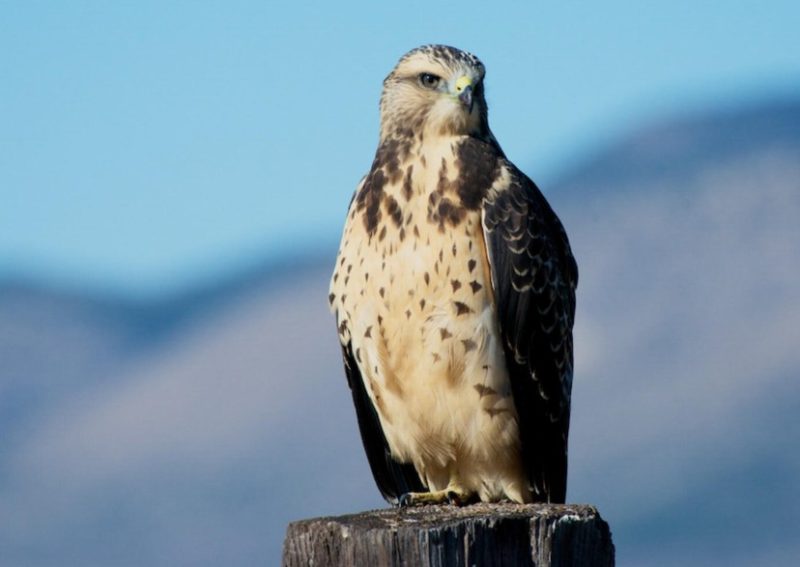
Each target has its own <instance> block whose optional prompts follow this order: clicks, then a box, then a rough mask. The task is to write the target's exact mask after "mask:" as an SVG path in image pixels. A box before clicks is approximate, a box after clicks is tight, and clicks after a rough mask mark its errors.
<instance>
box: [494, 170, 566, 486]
mask: <svg viewBox="0 0 800 567" xmlns="http://www.w3.org/2000/svg"><path fill="white" fill-rule="evenodd" d="M504 167H506V169H507V173H509V175H508V176H505V177H501V179H505V180H506V182H498V183H496V184H495V185H494V186H493V187H492V188H491V189H490V191H489V193H488V194H487V196H486V198H485V199H484V203H483V225H484V239H485V245H486V248H487V256H488V258H489V264H490V269H491V272H492V284H493V286H494V291H495V300H496V304H497V312H498V319H499V323H500V331H501V334H502V336H503V342H504V348H505V354H506V362H507V366H508V372H509V378H510V380H511V389H512V393H513V395H514V403H515V406H516V409H517V414H518V415H519V426H520V437H521V440H522V453H523V455H522V456H523V461H524V463H525V465H526V469H527V471H528V476H529V478H530V482H531V486H532V488H533V490H534V497H535V498H536V499H537V500H545V501H550V502H564V500H565V498H566V482H567V440H568V436H569V415H570V396H571V390H572V372H573V353H572V326H573V323H574V319H575V289H576V287H577V284H578V269H577V265H576V264H575V259H574V258H573V256H572V252H571V250H570V246H569V241H568V240H567V235H566V232H565V231H564V228H563V226H562V225H561V222H560V221H559V220H558V217H557V216H556V215H555V213H554V212H553V210H552V209H551V208H550V205H549V204H548V203H547V201H546V200H545V198H544V196H543V195H542V193H541V192H540V191H539V189H538V188H537V187H536V185H535V184H534V183H533V181H531V180H530V179H528V178H527V177H526V176H525V175H524V174H522V173H521V172H519V171H518V170H517V169H516V168H515V167H514V166H513V165H511V164H510V163H508V162H505V165H504Z"/></svg>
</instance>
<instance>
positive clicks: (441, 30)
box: [0, 0, 800, 294]
mask: <svg viewBox="0 0 800 567" xmlns="http://www.w3.org/2000/svg"><path fill="white" fill-rule="evenodd" d="M644 6H645V4H643V3H633V2H627V3H624V2H603V3H599V2H562V3H555V2H549V3H543V2H508V3H504V4H498V3H492V4H491V6H490V5H489V4H488V3H486V2H468V1H466V0H464V1H462V2H458V3H452V4H450V3H448V4H437V5H432V4H430V3H428V2H408V1H407V2H402V3H380V4H378V3H367V2H358V3H319V4H302V3H299V2H295V3H291V4H289V3H285V4H280V5H279V4H277V3H267V2H225V3H222V2H219V3H209V2H171V3H169V4H167V3H164V2H136V3H122V2H114V3H106V2H70V3H61V2H50V3H47V2H37V3H34V2H0V76H2V77H3V80H2V81H0V275H2V274H14V273H24V274H31V275H33V276H35V277H43V278H50V279H55V280H61V281H66V282H69V283H72V284H80V285H91V286H95V287H98V286H99V287H106V288H111V289H117V290H124V291H127V292H133V293H144V294H147V293H158V292H159V291H163V290H166V289H171V288H175V287H179V286H182V285H185V284H187V283H189V282H191V281H192V280H194V279H197V278H201V277H210V276H213V275H215V274H220V273H224V272H225V271H227V270H230V269H233V268H235V267H236V266H239V265H242V264H244V263H247V262H249V261H252V260H254V259H256V258H261V257H265V256H269V255H270V254H279V253H285V252H286V251H287V250H292V251H294V250H298V249H300V248H302V249H306V250H313V249H315V248H322V249H326V248H328V249H329V248H331V247H332V246H333V245H334V243H335V241H336V239H337V238H338V231H339V226H340V223H341V222H342V219H343V216H344V209H345V207H346V205H347V202H348V200H349V197H350V195H351V193H352V190H353V188H354V186H355V183H356V182H357V180H358V179H359V178H360V176H361V175H362V174H363V173H364V172H365V170H366V168H368V167H369V164H370V162H371V160H372V155H373V152H374V149H375V142H376V138H377V131H378V111H377V101H378V96H379V93H380V87H381V80H382V79H383V77H384V76H385V75H386V73H387V72H388V71H389V70H390V69H391V67H392V66H393V65H394V62H395V61H396V60H397V58H398V57H399V56H400V55H402V54H403V53H404V52H405V51H407V50H408V49H410V48H412V47H415V46H417V45H419V44H423V43H432V42H436V43H448V44H451V45H455V46H458V47H462V48H464V49H468V50H470V51H473V52H474V53H476V54H477V55H478V56H479V57H481V59H482V60H483V61H484V63H485V64H486V66H487V69H488V85H487V96H488V100H489V104H490V121H491V124H492V128H493V130H494V132H495V134H496V135H497V137H498V139H499V140H500V142H501V144H502V145H503V146H504V149H505V150H506V153H507V154H508V155H509V156H510V157H511V158H512V160H514V161H515V162H517V163H518V164H519V165H520V166H522V167H523V169H525V170H526V171H527V172H528V173H529V174H530V175H531V176H532V177H533V178H534V179H535V180H537V182H538V183H539V184H540V185H541V186H542V187H543V189H544V191H545V192H547V189H548V185H549V184H551V183H553V182H554V181H555V180H557V178H558V175H559V172H560V171H564V170H565V169H567V168H568V167H569V166H570V165H571V164H574V163H576V162H577V161H579V160H580V159H581V157H583V156H585V155H586V154H587V153H588V152H591V151H592V149H593V148H596V147H598V146H599V145H601V144H602V143H604V142H607V141H609V140H613V139H614V137H615V136H617V135H620V134H621V133H623V132H625V131H627V130H629V129H631V128H633V127H635V126H636V125H638V124H641V123H642V121H645V120H649V119H652V118H657V117H660V116H664V115H667V114H669V113H672V112H679V111H682V110H685V109H687V108H713V107H714V106H718V105H731V104H737V103H742V102H747V101H750V100H757V99H759V98H761V97H765V96H770V95H771V94H773V93H775V92H784V93H785V92H792V91H795V92H798V91H800V35H799V34H798V33H797V29H798V26H800V3H797V2H791V1H785V2H783V1H774V2H755V1H731V2H705V3H699V2H683V1H671V2H651V3H647V5H646V6H647V7H646V8H645V7H644Z"/></svg>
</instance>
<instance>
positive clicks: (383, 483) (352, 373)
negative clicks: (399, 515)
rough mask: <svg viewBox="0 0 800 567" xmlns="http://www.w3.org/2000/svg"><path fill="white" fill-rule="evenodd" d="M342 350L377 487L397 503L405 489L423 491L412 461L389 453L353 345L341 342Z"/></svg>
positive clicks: (424, 489)
mask: <svg viewBox="0 0 800 567" xmlns="http://www.w3.org/2000/svg"><path fill="white" fill-rule="evenodd" d="M342 354H343V355H344V369H345V373H346V374H347V382H348V384H349V385H350V391H351V392H352V394H353V403H354V404H355V406H356V416H357V417H358V429H359V431H360V432H361V441H362V442H363V443H364V450H365V451H366V453H367V460H368V461H369V466H370V469H372V476H373V477H374V478H375V483H376V484H377V485H378V490H380V491H381V494H382V495H383V497H384V498H385V499H386V500H387V501H388V502H389V503H391V504H397V503H398V499H399V497H400V496H402V495H403V494H405V493H407V492H412V491H413V492H425V491H427V488H425V486H423V484H422V482H421V481H420V479H419V475H417V471H416V469H415V468H414V467H413V465H410V464H403V463H399V462H398V461H396V460H395V459H394V458H393V457H392V455H391V452H390V450H389V445H388V443H387V442H386V437H385V436H384V434H383V428H382V427H381V422H380V419H379V418H378V412H377V411H376V410H375V406H374V405H373V404H372V400H371V399H370V397H369V394H367V389H366V387H365V386H364V380H363V379H362V378H361V372H360V371H359V369H358V364H356V360H355V358H354V357H353V348H352V344H351V343H350V342H348V343H347V344H346V345H343V346H342Z"/></svg>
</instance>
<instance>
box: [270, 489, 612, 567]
mask: <svg viewBox="0 0 800 567" xmlns="http://www.w3.org/2000/svg"><path fill="white" fill-rule="evenodd" d="M373 565H374V566H415V567H416V566H419V567H447V566H451V565H452V566H459V567H461V566H463V567H472V566H477V567H488V566H515V567H516V566H536V567H550V566H558V567H566V566H568V565H575V566H579V565H580V566H597V567H612V566H613V565H614V544H613V543H612V541H611V533H610V531H609V528H608V524H607V523H606V522H605V521H604V520H603V519H602V518H601V517H600V514H599V513H598V511H597V509H595V508H594V507H593V506H585V505H569V504H529V505H520V504H506V503H504V504H474V505H471V506H464V507H456V506H424V507H423V506H421V507H414V508H400V509H387V510H376V511H372V512H363V513H360V514H352V515H348V516H338V517H330V518H314V519H311V520H301V521H298V522H293V523H291V524H289V528H288V529H287V532H286V539H285V541H284V543H283V567H308V566H314V567H334V566H337V567H339V566H344V567H350V566H352V567H360V566H373Z"/></svg>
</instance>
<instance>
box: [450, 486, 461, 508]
mask: <svg viewBox="0 0 800 567" xmlns="http://www.w3.org/2000/svg"><path fill="white" fill-rule="evenodd" d="M447 501H448V502H449V503H450V504H452V505H453V506H461V505H462V504H463V502H462V501H461V494H459V493H458V492H456V491H455V490H448V491H447Z"/></svg>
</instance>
